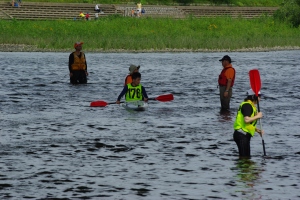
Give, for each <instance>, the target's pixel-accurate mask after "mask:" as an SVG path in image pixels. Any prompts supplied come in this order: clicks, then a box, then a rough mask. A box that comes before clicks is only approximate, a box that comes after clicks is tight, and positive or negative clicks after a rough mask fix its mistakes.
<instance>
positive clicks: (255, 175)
mask: <svg viewBox="0 0 300 200" xmlns="http://www.w3.org/2000/svg"><path fill="white" fill-rule="evenodd" d="M232 170H234V171H235V172H236V177H237V188H239V189H238V190H237V191H236V192H237V193H240V194H241V195H242V196H243V197H244V198H247V199H263V198H262V195H261V194H260V192H259V190H257V189H256V187H257V186H258V185H260V184H262V183H261V181H260V178H261V175H260V174H261V173H262V172H263V171H264V166H263V165H258V164H257V163H256V162H254V161H252V160H250V159H239V160H238V161H236V168H235V169H232Z"/></svg>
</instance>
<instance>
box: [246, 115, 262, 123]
mask: <svg viewBox="0 0 300 200" xmlns="http://www.w3.org/2000/svg"><path fill="white" fill-rule="evenodd" d="M262 116H263V115H262V112H258V113H257V115H255V116H253V117H248V116H246V117H244V121H245V123H251V122H253V121H254V120H257V119H260V118H262Z"/></svg>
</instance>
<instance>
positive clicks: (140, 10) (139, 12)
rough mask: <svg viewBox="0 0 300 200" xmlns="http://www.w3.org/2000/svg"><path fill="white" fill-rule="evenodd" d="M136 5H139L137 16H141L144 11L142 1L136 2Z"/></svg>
mask: <svg viewBox="0 0 300 200" xmlns="http://www.w3.org/2000/svg"><path fill="white" fill-rule="evenodd" d="M136 7H137V16H138V17H140V16H141V13H142V4H141V2H140V1H139V2H138V3H137V4H136Z"/></svg>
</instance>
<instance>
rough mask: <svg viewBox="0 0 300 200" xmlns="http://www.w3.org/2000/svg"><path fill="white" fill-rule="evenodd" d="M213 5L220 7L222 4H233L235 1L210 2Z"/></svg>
mask: <svg viewBox="0 0 300 200" xmlns="http://www.w3.org/2000/svg"><path fill="white" fill-rule="evenodd" d="M209 1H210V2H211V3H212V4H215V5H220V4H227V5H229V4H232V3H233V0H209Z"/></svg>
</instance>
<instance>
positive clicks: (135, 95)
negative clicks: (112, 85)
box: [125, 83, 143, 101]
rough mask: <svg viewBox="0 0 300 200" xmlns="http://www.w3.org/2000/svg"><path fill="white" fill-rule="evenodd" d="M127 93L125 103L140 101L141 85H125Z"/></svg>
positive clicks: (141, 95) (141, 94) (141, 96)
mask: <svg viewBox="0 0 300 200" xmlns="http://www.w3.org/2000/svg"><path fill="white" fill-rule="evenodd" d="M127 87H128V91H127V92H126V96H125V99H126V101H141V100H143V93H142V85H141V84H139V85H137V86H135V87H134V86H132V85H131V83H129V84H127Z"/></svg>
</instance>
